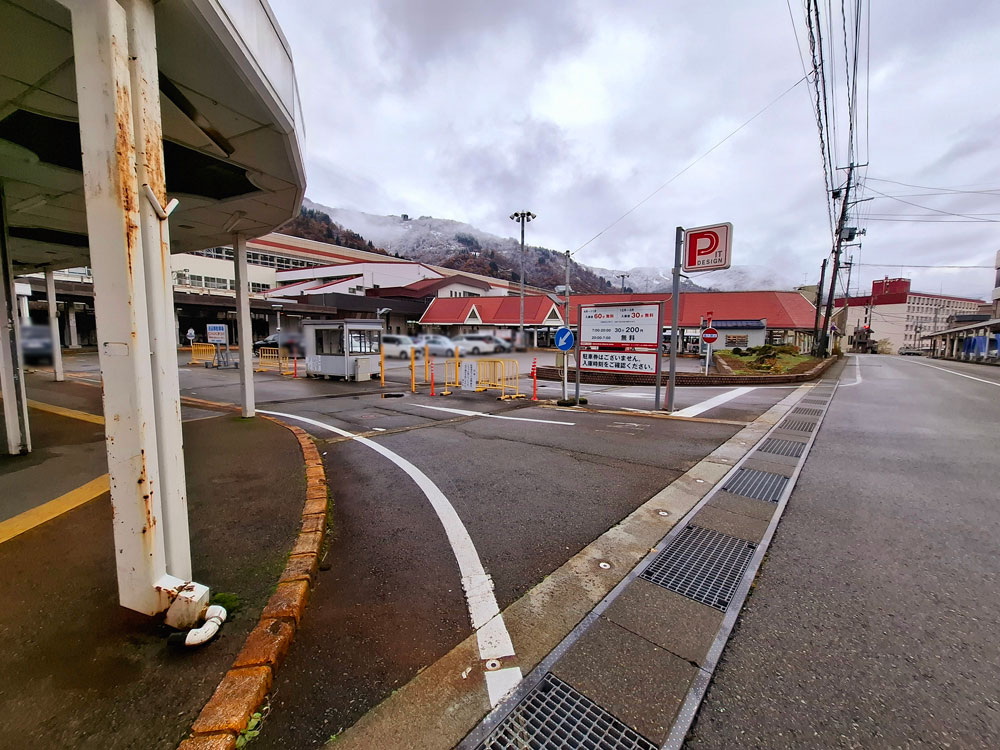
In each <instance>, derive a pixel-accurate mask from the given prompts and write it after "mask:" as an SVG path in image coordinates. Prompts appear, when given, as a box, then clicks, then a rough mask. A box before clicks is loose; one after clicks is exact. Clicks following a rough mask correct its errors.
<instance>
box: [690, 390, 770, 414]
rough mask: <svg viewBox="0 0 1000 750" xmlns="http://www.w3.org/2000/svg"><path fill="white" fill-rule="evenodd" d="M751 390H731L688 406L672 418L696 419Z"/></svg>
mask: <svg viewBox="0 0 1000 750" xmlns="http://www.w3.org/2000/svg"><path fill="white" fill-rule="evenodd" d="M752 390H753V388H752V387H750V386H744V387H742V388H733V390H731V391H728V392H726V393H720V394H719V395H718V396H713V397H712V398H709V399H706V400H704V401H702V402H700V403H697V404H694V405H693V406H689V407H687V408H686V409H681V410H680V411H675V412H674V413H673V416H675V417H697V416H698V415H699V414H701V413H702V412H705V411H708V410H709V409H714V408H715V407H716V406H721V405H722V404H724V403H726V402H727V401H732V400H733V399H734V398H739V397H740V396H742V395H743V394H744V393H749V392H750V391H752Z"/></svg>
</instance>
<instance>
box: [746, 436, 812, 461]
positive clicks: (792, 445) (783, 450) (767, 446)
mask: <svg viewBox="0 0 1000 750" xmlns="http://www.w3.org/2000/svg"><path fill="white" fill-rule="evenodd" d="M805 447H806V444H805V443H800V442H798V441H797V440H780V439H778V438H768V439H767V440H765V441H764V442H763V443H762V444H761V446H760V448H758V449H757V452H758V453H773V454H775V455H777V456H788V457H789V458H798V457H799V456H801V455H802V451H803V450H804V449H805Z"/></svg>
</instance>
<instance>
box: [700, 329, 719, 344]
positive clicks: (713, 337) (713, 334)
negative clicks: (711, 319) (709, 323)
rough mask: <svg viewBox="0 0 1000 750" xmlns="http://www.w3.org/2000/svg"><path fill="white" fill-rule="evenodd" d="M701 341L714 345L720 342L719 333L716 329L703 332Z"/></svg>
mask: <svg viewBox="0 0 1000 750" xmlns="http://www.w3.org/2000/svg"><path fill="white" fill-rule="evenodd" d="M701 340H702V341H704V342H705V343H706V344H714V343H715V342H716V341H718V340H719V332H718V331H717V330H715V329H714V328H706V329H705V330H704V331H702V332H701Z"/></svg>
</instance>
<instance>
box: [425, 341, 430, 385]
mask: <svg viewBox="0 0 1000 750" xmlns="http://www.w3.org/2000/svg"><path fill="white" fill-rule="evenodd" d="M430 352H431V348H430V347H429V346H428V345H427V344H424V385H427V376H428V370H429V368H430V366H431V364H430V362H431V355H430Z"/></svg>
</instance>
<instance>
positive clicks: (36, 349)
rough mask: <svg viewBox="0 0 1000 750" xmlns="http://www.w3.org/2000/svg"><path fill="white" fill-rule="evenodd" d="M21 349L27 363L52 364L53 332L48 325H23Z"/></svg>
mask: <svg viewBox="0 0 1000 750" xmlns="http://www.w3.org/2000/svg"><path fill="white" fill-rule="evenodd" d="M21 351H22V352H23V354H24V361H25V362H26V363H27V364H41V363H42V362H47V363H48V364H52V332H51V331H50V330H49V327H48V326H33V325H26V326H21Z"/></svg>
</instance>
